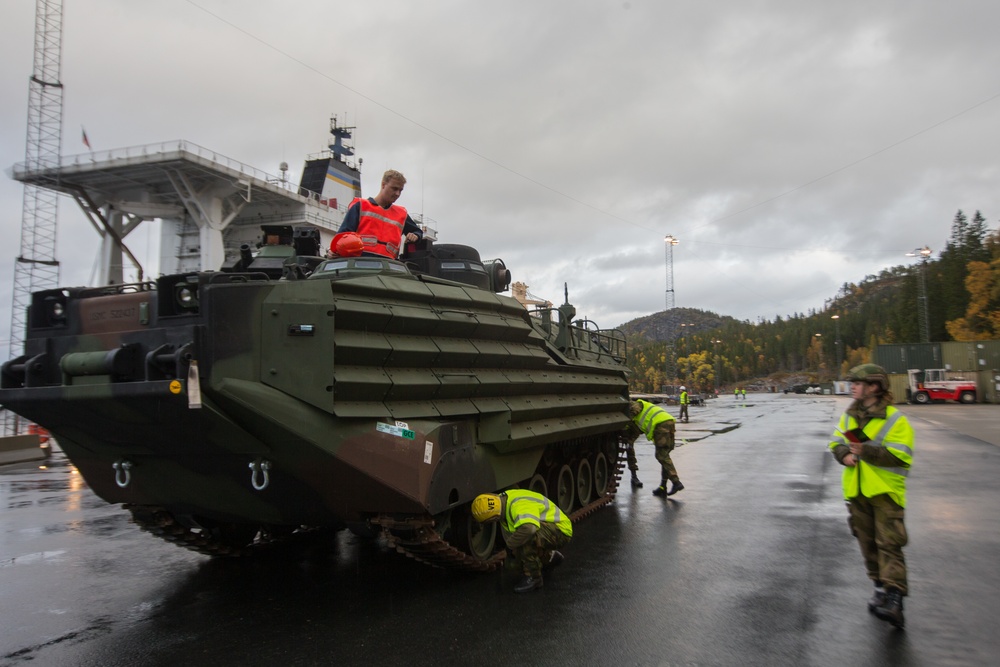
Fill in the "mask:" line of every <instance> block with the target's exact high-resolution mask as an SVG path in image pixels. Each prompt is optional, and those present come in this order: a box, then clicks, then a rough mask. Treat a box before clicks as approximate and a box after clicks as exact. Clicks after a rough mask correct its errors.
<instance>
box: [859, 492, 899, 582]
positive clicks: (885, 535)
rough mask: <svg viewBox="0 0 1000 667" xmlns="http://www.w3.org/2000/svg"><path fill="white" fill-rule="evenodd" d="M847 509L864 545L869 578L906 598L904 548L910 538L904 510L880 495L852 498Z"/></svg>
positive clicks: (863, 549) (862, 553)
mask: <svg viewBox="0 0 1000 667" xmlns="http://www.w3.org/2000/svg"><path fill="white" fill-rule="evenodd" d="M847 509H848V510H849V511H850V518H849V519H848V524H849V525H850V526H851V533H853V534H854V537H856V538H857V539H858V545H860V546H861V556H862V558H864V559H865V569H866V570H867V571H868V578H869V579H871V580H872V581H876V582H878V581H881V582H882V585H883V586H886V587H891V588H895V589H897V590H899V591H900V592H901V593H902V594H903V595H906V594H907V592H908V589H907V586H906V560H905V559H904V558H903V547H904V546H906V542H907V536H906V525H905V524H904V523H903V515H904V510H903V508H902V507H900V506H899V505H897V504H896V501H894V500H893V499H892V498H890V497H889V496H888V495H887V494H881V495H878V496H875V497H874V498H865V497H864V496H858V497H856V498H851V499H850V500H848V501H847Z"/></svg>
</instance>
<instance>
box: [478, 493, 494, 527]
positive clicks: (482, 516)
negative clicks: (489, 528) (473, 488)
mask: <svg viewBox="0 0 1000 667" xmlns="http://www.w3.org/2000/svg"><path fill="white" fill-rule="evenodd" d="M497 516H500V496H498V495H496V494H493V493H483V494H480V495H478V496H476V499H475V500H473V501H472V518H474V519H475V520H476V521H480V522H482V521H488V520H490V519H492V518H493V517H497Z"/></svg>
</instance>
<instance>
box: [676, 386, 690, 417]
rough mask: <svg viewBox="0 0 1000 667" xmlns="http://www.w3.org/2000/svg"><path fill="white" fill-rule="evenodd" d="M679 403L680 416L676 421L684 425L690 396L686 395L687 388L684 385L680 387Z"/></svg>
mask: <svg viewBox="0 0 1000 667" xmlns="http://www.w3.org/2000/svg"><path fill="white" fill-rule="evenodd" d="M680 403H681V414H680V416H679V417H678V419H679V420H681V421H682V422H684V423H685V424H686V423H687V422H688V405H690V404H691V396H690V395H689V394H688V390H687V387H685V386H684V385H681V396H680Z"/></svg>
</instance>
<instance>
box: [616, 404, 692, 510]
mask: <svg viewBox="0 0 1000 667" xmlns="http://www.w3.org/2000/svg"><path fill="white" fill-rule="evenodd" d="M629 417H631V418H632V423H631V424H629V425H628V427H627V436H626V440H627V441H628V443H629V446H631V445H632V444H633V443H634V442H635V441H636V438H638V437H639V436H640V435H642V434H643V433H645V434H646V438H647V439H648V440H649V441H650V442H651V443H653V445H655V446H656V460H657V461H659V462H660V467H661V468H662V471H661V473H660V486H659V487H658V488H656V489H654V490H653V495H654V496H672V495H674V494H675V493H677V492H678V491H680V490H681V489H683V488H684V485H683V484H681V480H680V477H678V476H677V468H675V467H674V462H673V461H672V460H671V459H670V452H671V451H673V449H674V430H675V428H676V426H675V424H674V417H673V415H671V414H670V413H669V412H667V411H666V410H664V409H663V408H660V407H657V406H655V405H653V404H652V403H647V402H646V401H642V400H637V401H632V403H631V404H630V405H629ZM668 481H669V482H671V486H670V490H669V491H668V490H667V482H668Z"/></svg>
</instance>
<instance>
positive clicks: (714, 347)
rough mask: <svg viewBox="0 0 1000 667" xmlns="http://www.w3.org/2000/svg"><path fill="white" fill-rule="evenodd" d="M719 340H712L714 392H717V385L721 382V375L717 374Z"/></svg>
mask: <svg viewBox="0 0 1000 667" xmlns="http://www.w3.org/2000/svg"><path fill="white" fill-rule="evenodd" d="M721 342H722V341H721V340H715V339H713V340H712V355H713V356H714V357H715V393H716V394H718V393H719V385H720V384H721V382H722V377H720V375H719V343H721Z"/></svg>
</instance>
